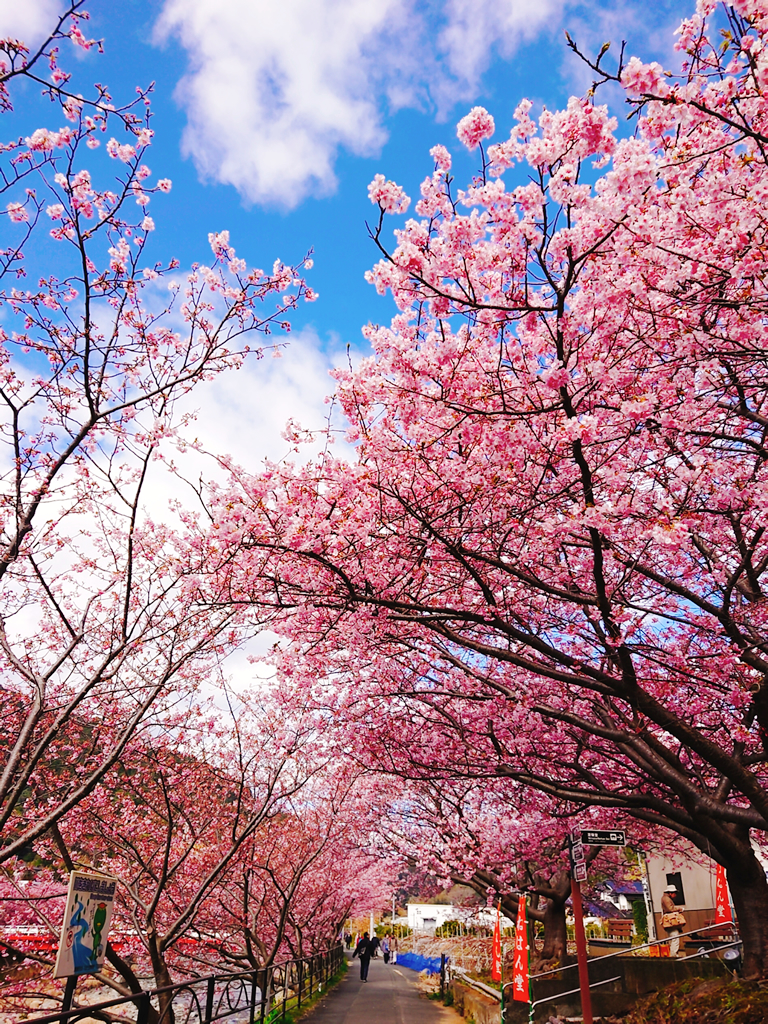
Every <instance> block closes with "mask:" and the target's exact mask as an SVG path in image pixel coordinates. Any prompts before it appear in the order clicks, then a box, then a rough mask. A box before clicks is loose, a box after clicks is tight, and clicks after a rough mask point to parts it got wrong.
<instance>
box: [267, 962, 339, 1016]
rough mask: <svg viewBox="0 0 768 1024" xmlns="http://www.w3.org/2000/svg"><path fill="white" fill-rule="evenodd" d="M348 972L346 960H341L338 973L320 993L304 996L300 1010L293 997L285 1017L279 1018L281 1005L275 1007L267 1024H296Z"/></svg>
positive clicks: (287, 1006)
mask: <svg viewBox="0 0 768 1024" xmlns="http://www.w3.org/2000/svg"><path fill="white" fill-rule="evenodd" d="M348 970H349V964H348V963H347V961H346V959H344V960H342V962H341V966H340V967H339V969H338V971H337V972H336V973H335V974H334V975H333V976H332V977H331V978H330V979H329V981H328V983H327V984H326V985H325V986H324V987H323V990H322V992H317V991H315V992H313V993H312V996H311V997H310V996H305V997H304V999H302V1001H301V1007H300V1008H299V1007H298V1006H297V1005H296V1004H297V1000H296V997H295V996H294V997H293V998H291V999H289V1000H288V1003H287V1004H286V1008H285V1017H282V1016H281V1012H282V1004H280V1006H278V1007H275V1009H274V1010H272V1012H271V1013H270V1014H269V1016H268V1017H267V1024H283V1021H285V1024H296V1021H299V1020H301V1018H302V1017H303V1016H304V1015H305V1014H306V1013H309V1011H310V1010H311V1009H313V1008H314V1007H315V1006H316V1005H317V1003H319V1002H320V1000H321V999H323V997H324V996H325V995H326V994H327V993H328V992H330V991H331V989H332V988H334V987H335V986H336V985H338V984H339V982H340V981H341V979H342V978H343V977H344V975H345V974H346V973H347V971H348Z"/></svg>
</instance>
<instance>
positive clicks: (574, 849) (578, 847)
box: [571, 843, 587, 864]
mask: <svg viewBox="0 0 768 1024" xmlns="http://www.w3.org/2000/svg"><path fill="white" fill-rule="evenodd" d="M586 859H587V858H586V857H585V855H584V846H583V844H582V843H572V844H571V863H572V864H583V863H584V861H585V860H586Z"/></svg>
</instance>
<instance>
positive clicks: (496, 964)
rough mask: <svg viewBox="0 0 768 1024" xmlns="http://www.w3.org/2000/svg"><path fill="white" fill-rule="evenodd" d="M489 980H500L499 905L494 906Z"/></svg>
mask: <svg viewBox="0 0 768 1024" xmlns="http://www.w3.org/2000/svg"><path fill="white" fill-rule="evenodd" d="M491 981H501V912H500V910H499V907H496V924H495V925H494V926H493V946H492V947H491Z"/></svg>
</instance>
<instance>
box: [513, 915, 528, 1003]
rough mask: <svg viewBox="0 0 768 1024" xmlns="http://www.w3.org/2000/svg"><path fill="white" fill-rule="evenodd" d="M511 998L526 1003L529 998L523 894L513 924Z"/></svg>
mask: <svg viewBox="0 0 768 1024" xmlns="http://www.w3.org/2000/svg"><path fill="white" fill-rule="evenodd" d="M512 998H513V999H517V1000H519V1001H520V1002H523V1003H527V1002H528V1001H529V999H530V993H529V977H528V924H527V921H526V919H525V896H522V895H521V896H520V902H519V903H518V905H517V924H516V925H515V961H514V966H513V968H512Z"/></svg>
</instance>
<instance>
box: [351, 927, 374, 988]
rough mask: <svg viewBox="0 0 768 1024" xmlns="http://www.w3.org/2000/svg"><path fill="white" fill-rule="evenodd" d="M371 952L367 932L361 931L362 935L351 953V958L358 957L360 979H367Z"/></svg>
mask: <svg viewBox="0 0 768 1024" xmlns="http://www.w3.org/2000/svg"><path fill="white" fill-rule="evenodd" d="M372 953H373V950H372V949H371V940H370V939H369V938H368V932H363V937H362V939H360V941H359V942H358V944H357V945H356V946H355V952H354V953H353V954H352V959H353V960H354V959H355V957H359V958H360V981H368V968H369V967H370V965H371V955H372Z"/></svg>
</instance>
